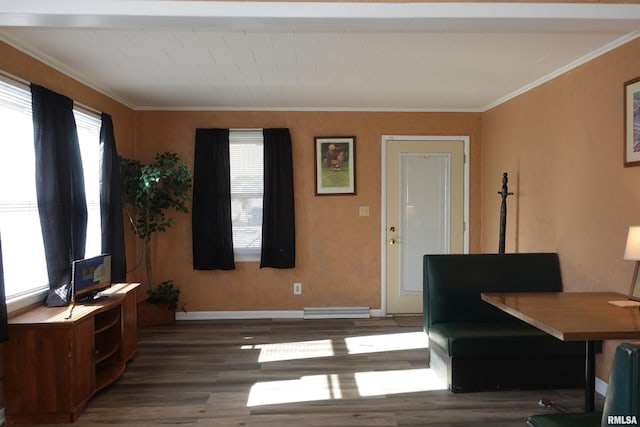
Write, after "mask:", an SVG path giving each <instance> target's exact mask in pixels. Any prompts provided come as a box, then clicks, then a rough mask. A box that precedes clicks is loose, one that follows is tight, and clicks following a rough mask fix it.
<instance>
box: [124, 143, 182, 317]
mask: <svg viewBox="0 0 640 427" xmlns="http://www.w3.org/2000/svg"><path fill="white" fill-rule="evenodd" d="M120 177H121V180H122V197H123V204H124V208H125V211H126V212H127V216H128V218H129V224H130V226H131V229H132V230H133V232H134V233H135V235H136V236H137V237H138V238H139V239H140V240H142V242H143V244H144V264H145V268H146V273H147V301H149V302H151V303H156V304H158V303H163V302H166V303H169V306H170V307H171V306H172V307H173V308H177V304H178V298H179V295H180V290H179V289H178V288H176V287H175V286H174V284H173V281H171V280H169V281H165V282H161V283H160V284H159V285H158V286H157V287H156V286H154V284H153V269H152V265H151V238H152V237H153V235H154V234H155V233H161V232H164V231H167V229H169V228H170V227H171V226H172V225H173V223H174V220H173V218H172V217H170V216H168V212H170V211H171V210H173V211H176V212H183V213H187V212H188V211H189V209H188V204H189V202H190V201H191V185H192V183H191V180H192V177H193V174H192V173H191V171H190V170H189V168H188V167H187V165H186V164H185V163H184V162H182V161H181V160H180V158H179V157H178V155H177V154H176V153H170V152H164V153H158V154H156V157H155V158H154V159H153V161H152V162H150V163H149V164H147V165H145V164H142V163H141V162H139V161H138V160H131V159H125V158H123V157H121V158H120Z"/></svg>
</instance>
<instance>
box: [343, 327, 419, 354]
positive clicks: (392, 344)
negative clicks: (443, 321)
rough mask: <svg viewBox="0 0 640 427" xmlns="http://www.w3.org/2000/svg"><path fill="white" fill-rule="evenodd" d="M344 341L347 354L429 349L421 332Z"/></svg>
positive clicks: (348, 338)
mask: <svg viewBox="0 0 640 427" xmlns="http://www.w3.org/2000/svg"><path fill="white" fill-rule="evenodd" d="M344 341H345V343H346V345H347V350H348V351H349V354H365V353H380V352H384V351H398V350H412V349H418V348H428V347H429V338H428V337H427V334H425V333H424V332H423V331H419V332H405V333H401V334H385V335H367V336H364V337H347V338H345V339H344Z"/></svg>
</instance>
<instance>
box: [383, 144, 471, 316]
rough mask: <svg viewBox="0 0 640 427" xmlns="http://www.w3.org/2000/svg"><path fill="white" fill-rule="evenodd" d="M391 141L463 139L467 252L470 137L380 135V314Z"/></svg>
mask: <svg viewBox="0 0 640 427" xmlns="http://www.w3.org/2000/svg"><path fill="white" fill-rule="evenodd" d="M393 141H415V142H431V141H463V143H464V149H463V150H464V165H463V173H464V177H463V186H464V189H463V193H464V198H463V202H462V203H463V221H464V253H469V163H470V161H469V142H470V137H469V136H468V135H466V136H451V135H446V136H444V135H442V136H438V135H382V141H381V142H382V143H381V150H382V157H381V159H382V162H381V165H380V167H381V177H382V185H381V188H380V196H381V197H380V200H381V205H380V255H381V258H380V264H381V266H380V267H381V268H380V284H381V289H380V298H381V300H380V315H381V316H385V315H386V314H387V233H386V231H387V230H386V223H387V209H386V207H387V191H386V190H387V144H388V143H390V142H393Z"/></svg>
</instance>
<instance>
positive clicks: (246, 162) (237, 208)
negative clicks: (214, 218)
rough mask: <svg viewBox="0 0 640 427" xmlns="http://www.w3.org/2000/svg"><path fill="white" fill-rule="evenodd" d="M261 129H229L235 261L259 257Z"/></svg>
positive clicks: (256, 259)
mask: <svg viewBox="0 0 640 427" xmlns="http://www.w3.org/2000/svg"><path fill="white" fill-rule="evenodd" d="M263 157H264V155H263V137H262V130H230V131H229V158H230V163H231V164H230V175H231V176H230V178H231V221H232V229H233V248H234V256H235V259H236V261H259V260H260V249H261V247H262V195H263V189H264V172H263V171H264V160H263Z"/></svg>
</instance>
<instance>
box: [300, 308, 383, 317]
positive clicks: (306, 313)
mask: <svg viewBox="0 0 640 427" xmlns="http://www.w3.org/2000/svg"><path fill="white" fill-rule="evenodd" d="M302 316H303V317H304V318H305V319H368V318H370V317H371V310H369V307H305V308H304V310H303V314H302Z"/></svg>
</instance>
